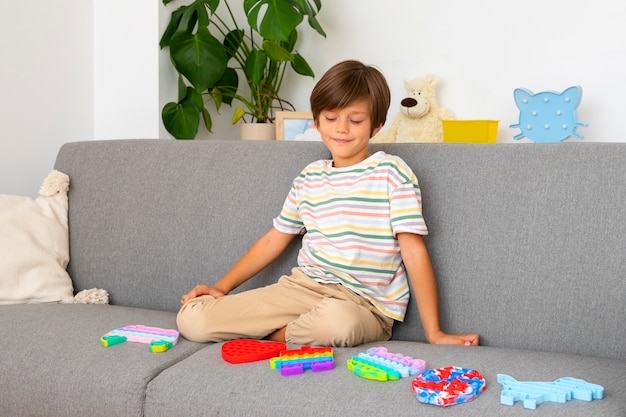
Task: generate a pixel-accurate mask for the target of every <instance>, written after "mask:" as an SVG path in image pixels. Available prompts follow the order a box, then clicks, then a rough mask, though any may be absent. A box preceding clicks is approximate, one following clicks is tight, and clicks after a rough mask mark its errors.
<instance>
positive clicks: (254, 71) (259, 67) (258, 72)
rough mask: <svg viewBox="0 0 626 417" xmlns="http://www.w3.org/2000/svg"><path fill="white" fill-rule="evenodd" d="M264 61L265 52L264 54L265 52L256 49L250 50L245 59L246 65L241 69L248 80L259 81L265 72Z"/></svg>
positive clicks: (265, 60)
mask: <svg viewBox="0 0 626 417" xmlns="http://www.w3.org/2000/svg"><path fill="white" fill-rule="evenodd" d="M266 63H267V54H265V52H263V51H261V50H258V49H255V50H253V51H252V52H250V55H249V56H248V59H246V65H245V67H244V69H243V71H244V72H245V74H246V78H247V79H248V81H252V82H254V83H258V82H259V81H261V79H263V77H264V74H265V65H266Z"/></svg>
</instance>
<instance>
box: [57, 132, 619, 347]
mask: <svg viewBox="0 0 626 417" xmlns="http://www.w3.org/2000/svg"><path fill="white" fill-rule="evenodd" d="M371 148H372V151H376V150H379V149H384V150H385V151H387V152H389V153H392V154H395V155H398V156H400V157H401V158H403V159H404V160H405V161H406V162H407V163H409V165H410V166H411V167H412V168H413V169H414V171H415V173H416V174H417V177H418V179H419V182H420V186H421V189H422V197H423V203H424V217H425V219H426V222H427V225H428V227H429V232H430V233H429V235H428V236H427V237H426V243H427V245H428V248H429V252H430V255H431V259H432V262H433V266H434V269H435V273H436V276H437V280H438V287H439V292H440V310H441V313H440V314H441V321H442V326H443V328H444V329H445V330H446V331H449V332H470V331H471V332H478V333H479V334H480V336H481V343H482V344H483V345H488V346H501V347H517V348H528V349H539V350H545V351H558V352H571V353H580V354H589V355H598V356H606V357H616V358H621V359H626V349H624V341H625V338H626V320H625V319H626V290H625V285H624V270H625V265H626V250H625V249H626V193H624V190H625V189H626V173H625V172H624V169H623V166H624V165H623V164H624V161H626V144H617V143H613V144H610V143H593V144H592V143H558V144H495V145H464V144H372V146H371ZM328 157H329V153H328V151H327V150H326V148H325V147H324V146H323V145H322V144H321V143H317V142H282V141H250V142H248V141H213V140H211V141H175V140H118V141H90V142H77V143H69V144H66V145H64V146H63V147H62V148H61V150H60V152H59V155H58V158H57V162H56V165H55V168H56V169H58V170H60V171H62V172H65V173H67V174H68V175H69V176H70V179H71V184H70V192H69V229H70V258H71V259H70V265H69V267H68V270H69V272H70V275H71V276H72V278H73V281H74V285H75V289H76V291H79V290H81V289H86V288H94V287H97V288H104V289H106V290H107V291H108V292H109V293H110V297H111V303H112V304H120V305H127V306H135V307H143V308H153V309H161V310H168V311H176V310H177V309H178V307H179V305H178V300H180V296H181V295H182V294H184V293H186V292H187V291H189V290H190V289H191V288H192V287H193V286H194V285H196V284H199V283H207V284H210V283H214V282H215V281H216V280H218V279H219V278H220V277H221V276H222V274H224V273H225V272H226V271H227V270H228V269H229V268H230V267H231V266H232V264H233V263H234V262H235V261H236V260H237V259H239V257H240V256H241V255H242V254H243V253H244V252H245V251H246V250H247V249H248V248H249V246H250V245H251V244H252V243H253V242H254V241H255V240H256V239H257V238H258V237H260V236H261V235H262V234H264V233H265V232H266V231H267V230H268V229H269V228H270V227H271V225H272V219H273V218H274V217H275V216H276V215H277V214H278V212H279V210H280V207H281V206H282V203H283V201H284V198H285V196H286V195H287V192H288V191H289V187H290V185H291V182H292V180H293V179H294V178H295V176H296V175H297V174H298V173H299V172H300V170H301V169H302V168H303V167H304V166H305V165H306V164H307V163H309V162H310V161H313V160H315V159H320V158H328ZM298 244H299V242H298V240H297V239H296V240H295V241H294V244H293V245H292V246H291V247H290V248H289V250H288V251H287V252H286V253H285V254H284V255H283V256H282V257H281V258H280V259H279V260H278V261H277V262H275V263H274V264H273V265H272V266H271V267H270V268H267V269H266V270H265V271H263V272H262V273H261V274H259V276H258V277H255V278H254V279H252V280H250V281H249V282H247V283H246V284H244V285H243V286H242V287H241V288H240V289H241V290H243V289H247V288H250V287H252V286H259V285H266V284H268V283H272V282H274V281H275V280H276V279H277V278H278V276H280V275H281V274H285V273H289V271H290V269H291V267H292V266H294V265H295V258H296V253H297V249H298ZM393 338H394V339H402V340H418V341H424V335H423V331H422V328H421V324H420V321H419V316H418V314H417V308H416V306H415V304H414V303H411V305H409V312H408V314H407V317H406V319H405V321H404V322H403V323H396V325H395V327H394V336H393Z"/></svg>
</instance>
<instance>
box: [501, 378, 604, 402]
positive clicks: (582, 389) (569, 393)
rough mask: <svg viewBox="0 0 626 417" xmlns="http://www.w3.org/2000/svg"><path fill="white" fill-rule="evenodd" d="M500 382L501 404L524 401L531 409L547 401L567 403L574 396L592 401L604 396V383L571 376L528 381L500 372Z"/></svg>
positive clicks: (577, 398) (576, 398)
mask: <svg viewBox="0 0 626 417" xmlns="http://www.w3.org/2000/svg"><path fill="white" fill-rule="evenodd" d="M498 383H499V384H502V393H501V395H500V404H504V405H513V404H514V403H515V401H522V402H523V404H524V408H529V409H531V410H534V409H535V408H537V404H541V403H543V402H546V401H551V402H555V403H565V401H568V400H571V399H572V398H574V399H575V400H583V401H591V400H598V399H602V398H603V397H604V387H602V385H597V384H590V383H589V382H587V381H585V380H583V379H576V378H570V377H566V378H559V379H557V380H556V381H554V382H532V381H531V382H526V381H517V380H516V379H515V378H513V377H511V376H508V375H503V374H498Z"/></svg>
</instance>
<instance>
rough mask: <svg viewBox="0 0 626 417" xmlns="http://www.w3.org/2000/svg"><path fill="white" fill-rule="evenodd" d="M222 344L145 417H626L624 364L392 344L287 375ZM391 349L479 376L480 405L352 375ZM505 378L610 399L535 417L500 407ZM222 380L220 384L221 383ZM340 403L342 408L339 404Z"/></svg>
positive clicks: (154, 384)
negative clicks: (429, 397)
mask: <svg viewBox="0 0 626 417" xmlns="http://www.w3.org/2000/svg"><path fill="white" fill-rule="evenodd" d="M221 345H222V344H213V345H208V346H207V347H206V348H205V349H202V350H201V351H199V352H197V353H195V354H193V355H192V356H190V357H189V358H187V359H185V360H184V361H182V362H180V363H178V364H176V365H174V366H173V367H171V368H169V369H166V370H165V371H163V372H162V373H161V374H160V375H159V376H158V377H157V378H155V379H154V380H153V381H151V382H150V383H149V385H148V392H147V397H146V408H145V415H146V417H157V416H163V417H166V416H172V415H181V416H182V415H184V416H186V417H192V416H218V415H219V416H255V417H262V416H268V417H270V416H272V417H274V416H296V415H297V416H332V415H339V414H338V413H339V411H338V410H341V411H340V413H341V414H340V415H343V416H358V417H362V416H368V415H389V416H416V415H419V416H431V415H432V416H438V415H444V413H445V415H447V416H450V415H454V416H496V415H498V416H500V415H501V416H528V415H529V413H530V414H532V416H533V417H540V416H564V417H575V416H605V417H606V416H622V417H623V416H624V415H625V413H626V392H625V390H624V385H623V383H622V382H623V379H624V375H626V362H624V361H620V360H616V359H601V358H593V357H587V356H577V355H568V354H556V353H541V352H535V351H529V350H516V349H501V348H491V347H477V348H473V347H472V348H468V347H462V346H434V345H427V344H421V343H417V342H404V341H390V342H384V343H378V344H370V345H363V346H358V347H354V348H340V349H338V348H336V349H334V354H335V365H336V367H335V369H334V370H332V371H326V372H318V373H312V372H311V371H309V370H307V371H305V373H304V374H302V375H295V376H281V375H280V372H279V371H277V370H273V369H270V366H269V363H268V361H261V362H253V363H246V364H237V365H232V364H229V363H227V362H225V361H224V360H223V359H222V357H221ZM373 346H385V347H387V348H388V350H389V352H393V353H402V354H404V355H409V356H412V357H413V358H416V359H423V360H425V361H426V368H427V369H431V368H438V367H444V366H460V367H467V368H474V369H477V370H478V371H479V372H480V373H481V374H482V375H483V376H484V378H485V380H486V383H487V388H486V390H485V391H484V392H483V393H482V394H480V396H479V397H478V398H477V399H475V400H474V401H472V402H470V403H467V404H459V405H454V406H450V407H445V408H444V407H438V406H434V405H429V404H423V403H421V402H419V401H418V400H417V398H416V396H415V395H414V394H413V392H412V391H411V381H412V379H413V378H411V377H409V378H403V379H400V380H398V381H389V382H378V381H371V380H366V379H362V378H360V377H357V376H355V375H354V374H352V373H351V372H350V371H349V370H348V369H347V367H346V361H347V360H348V359H350V358H351V357H352V356H353V355H357V354H358V353H360V352H365V351H366V350H367V349H368V348H369V347H373ZM499 373H503V374H507V375H510V376H513V377H514V378H516V379H517V380H519V381H554V380H555V379H558V378H561V377H567V376H571V377H577V378H581V379H584V380H586V381H587V382H590V383H596V384H600V385H602V386H604V388H605V392H604V399H602V400H593V401H591V402H585V401H580V400H571V401H568V402H566V403H565V404H559V403H550V402H545V403H542V404H540V405H538V406H537V409H536V410H534V411H532V412H531V410H528V409H525V408H524V407H523V405H522V404H521V403H519V402H517V403H515V405H514V406H512V407H510V406H506V405H502V404H500V392H501V386H500V385H499V384H498V383H497V380H496V375H497V374H499ZM217 381H219V382H217ZM338 404H341V406H340V407H338V406H337V405H338Z"/></svg>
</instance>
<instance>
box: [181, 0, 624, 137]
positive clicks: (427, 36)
mask: <svg viewBox="0 0 626 417" xmlns="http://www.w3.org/2000/svg"><path fill="white" fill-rule="evenodd" d="M323 3H324V5H323V7H322V12H321V13H320V16H319V19H320V21H321V23H322V25H323V27H324V28H325V30H326V32H327V34H328V37H327V38H326V39H325V40H323V39H322V38H319V37H316V36H314V35H312V36H308V37H307V38H306V39H305V40H304V41H303V42H301V45H300V50H301V52H302V53H303V55H304V56H305V57H306V58H307V59H308V60H309V62H310V63H311V64H312V66H313V69H314V70H315V72H316V74H317V75H318V76H319V75H321V74H322V73H323V72H324V71H325V70H326V69H327V68H328V67H330V66H331V65H333V64H334V63H336V62H338V61H340V60H343V59H346V58H356V59H359V60H362V61H364V62H367V63H370V64H374V65H376V66H378V67H379V68H381V69H382V70H383V72H384V73H385V75H386V76H387V78H388V81H389V84H390V87H391V89H392V94H393V98H392V100H393V103H392V108H391V110H390V113H389V120H391V119H392V118H393V117H394V116H395V115H396V114H397V112H398V109H397V107H398V104H399V102H400V100H401V98H402V97H403V96H404V88H403V80H405V79H412V78H415V77H421V76H424V75H426V74H431V73H432V74H435V75H436V76H437V78H438V80H439V90H438V91H439V94H438V100H439V104H440V105H441V106H444V107H447V108H449V109H451V110H452V111H453V113H454V114H455V115H456V118H458V119H472V118H475V119H498V120H500V129H499V134H498V141H499V142H513V136H515V135H516V134H517V133H519V129H512V128H509V125H511V124H514V123H517V121H518V117H519V112H518V109H517V107H516V106H515V102H514V101H513V90H514V89H515V88H518V87H523V88H527V89H530V90H531V91H533V92H540V91H559V92H560V91H562V90H564V89H565V88H567V87H570V86H572V85H580V86H581V87H582V89H583V98H582V102H581V104H580V106H579V108H578V118H579V121H581V122H584V123H587V124H588V125H589V126H588V127H580V128H578V132H579V133H580V134H582V135H584V136H585V139H584V140H586V141H624V140H625V139H626V138H625V137H624V136H623V134H622V131H621V127H620V124H619V120H620V119H621V117H622V113H623V112H624V110H625V107H626V105H625V104H624V100H623V97H626V83H623V82H621V81H622V79H623V77H624V75H623V74H626V27H625V26H624V25H623V22H624V20H625V19H626V8H624V7H623V6H622V5H621V4H620V3H615V2H613V1H610V0H596V1H588V0H553V1H549V2H546V1H542V0H525V1H523V2H522V1H518V2H502V1H500V0H479V1H473V2H468V1H464V0H437V1H435V0H430V1H425V0H393V1H391V2H390V1H388V0H371V1H367V2H363V1H360V0H342V1H333V2H331V1H328V0H327V1H325V2H323ZM170 82H171V81H170ZM313 85H314V81H313V80H309V79H303V78H302V77H299V78H296V77H290V78H289V79H288V82H287V85H286V86H285V89H284V92H285V96H286V98H287V99H290V100H291V101H293V102H294V103H296V105H297V108H298V110H307V109H308V108H309V104H308V94H309V93H310V91H311V88H312V87H313ZM225 119H228V118H225ZM224 124H225V125H226V126H227V125H228V120H225V122H224ZM220 130H225V128H224V127H222V128H221V129H220ZM230 134H231V135H236V134H237V131H236V130H232V129H231V130H230ZM218 136H219V135H217V134H216V135H212V136H207V137H218ZM570 140H573V139H568V141H570ZM519 142H520V143H521V142H528V140H527V139H522V140H520V141H519Z"/></svg>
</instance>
